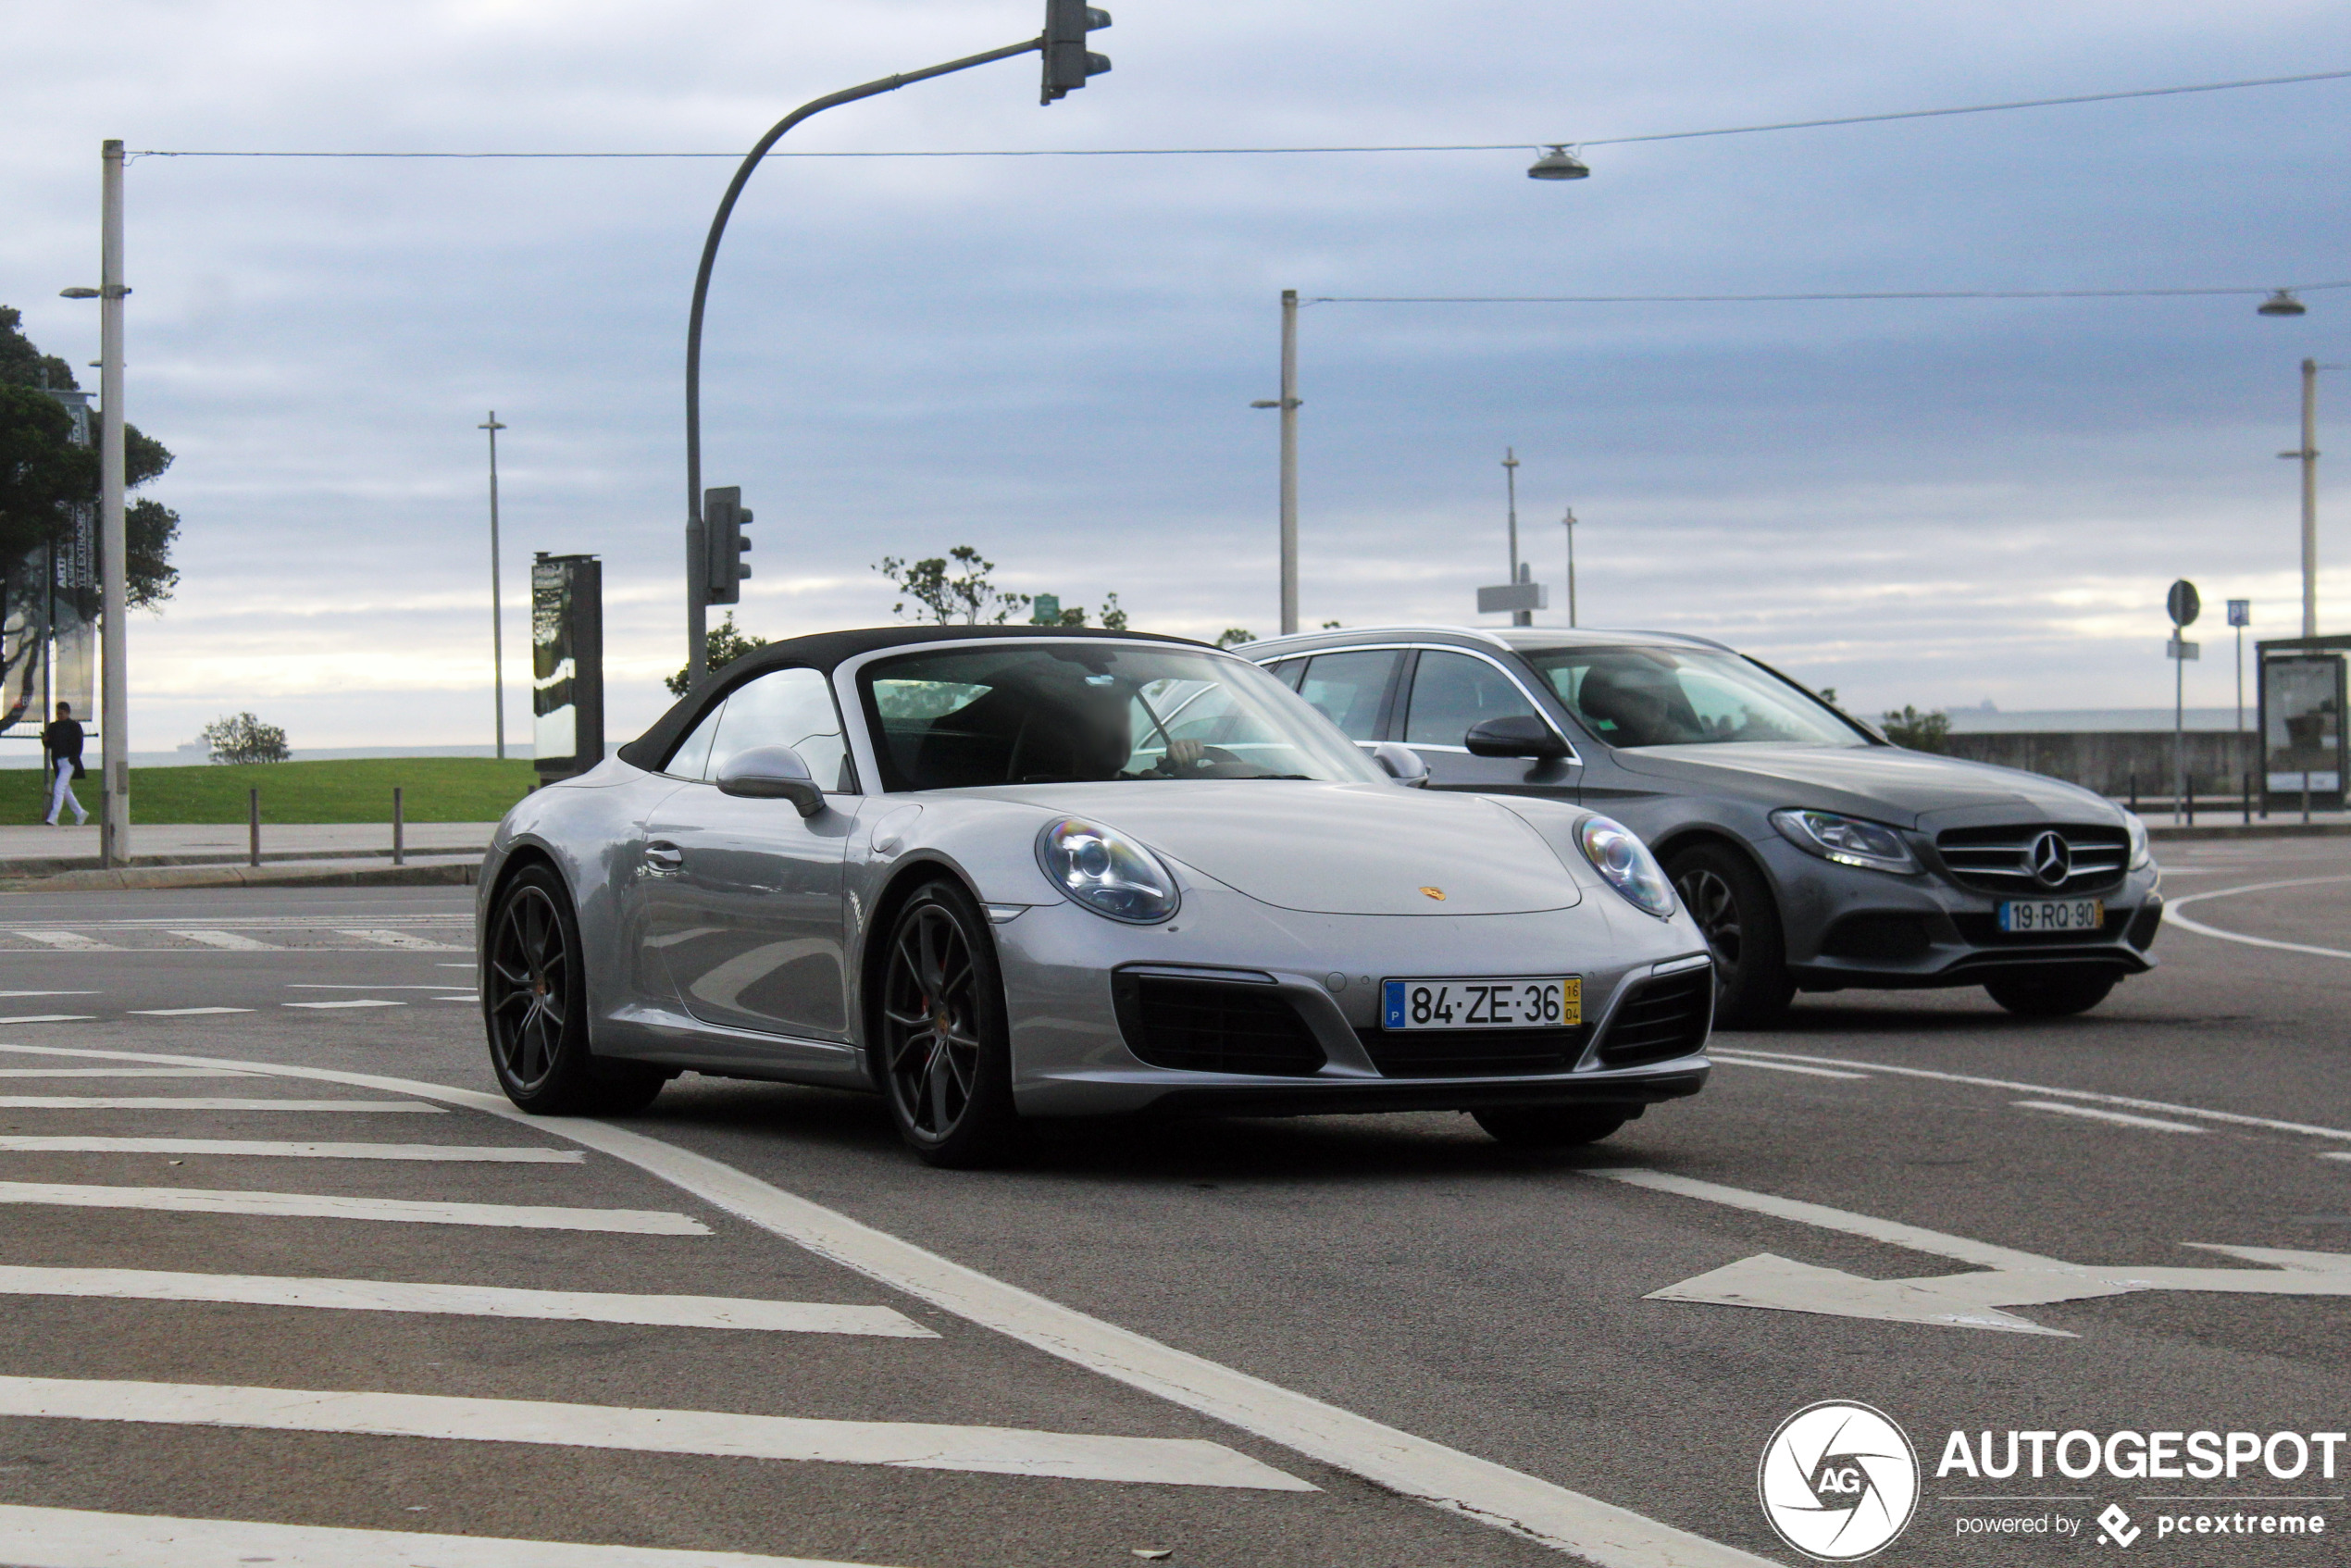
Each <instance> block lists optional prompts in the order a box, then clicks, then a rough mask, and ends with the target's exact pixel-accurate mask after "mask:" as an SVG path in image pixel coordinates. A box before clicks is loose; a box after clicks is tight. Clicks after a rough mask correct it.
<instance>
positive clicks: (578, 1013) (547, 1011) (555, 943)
mask: <svg viewBox="0 0 2351 1568" xmlns="http://www.w3.org/2000/svg"><path fill="white" fill-rule="evenodd" d="M487 940H488V943H489V952H488V954H487V956H486V961H485V962H484V963H483V964H482V989H481V1014H482V1023H483V1027H484V1028H485V1030H486V1031H487V1033H488V1035H489V1037H490V1064H491V1068H492V1069H493V1070H495V1071H496V1073H497V1075H498V1087H499V1088H500V1089H504V1090H505V1091H506V1098H507V1099H509V1100H511V1101H514V1102H515V1103H516V1105H519V1106H520V1107H522V1108H523V1109H524V1110H526V1111H529V1112H531V1113H532V1114H537V1115H546V1116H580V1115H587V1116H594V1115H617V1114H624V1113H627V1112H629V1111H641V1110H643V1109H644V1108H645V1107H646V1106H648V1105H650V1104H652V1103H653V1096H655V1095H657V1094H659V1093H660V1092H661V1086H662V1085H663V1084H665V1083H666V1082H668V1081H669V1075H668V1074H666V1073H664V1072H662V1071H661V1070H659V1069H658V1068H653V1067H643V1066H638V1065H634V1064H628V1063H621V1062H599V1061H597V1060H596V1058H595V1056H594V1055H593V1054H592V1053H591V1052H590V1051H589V1048H588V977H587V974H586V971H585V968H584V966H583V964H582V963H581V952H582V949H581V946H580V941H579V921H578V917H577V916H576V915H574V914H573V913H572V907H571V894H570V892H569V890H566V888H565V887H564V884H563V878H562V877H558V876H556V875H555V872H554V867H553V866H549V865H529V866H525V867H524V868H523V869H522V870H521V871H519V872H516V874H515V876H514V877H513V879H512V880H510V881H509V882H508V883H507V884H506V886H505V887H504V890H501V891H500V892H499V894H498V902H497V903H496V905H495V906H494V907H493V908H492V909H491V915H490V929H489V935H488V938H487Z"/></svg>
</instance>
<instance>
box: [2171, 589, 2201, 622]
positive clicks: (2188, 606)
mask: <svg viewBox="0 0 2351 1568" xmlns="http://www.w3.org/2000/svg"><path fill="white" fill-rule="evenodd" d="M2163 607H2164V608H2165V609H2167V610H2169V611H2171V624H2172V625H2173V626H2194V625H2195V624H2196V616H2199V615H2201V614H2203V612H2204V601H2203V600H2202V599H2201V598H2199V597H2197V595H2196V584H2194V583H2192V582H2190V581H2189V580H2188V579H2185V578H2182V579H2180V580H2179V581H2177V582H2175V583H2173V584H2172V585H2171V592H2169V593H2167V594H2165V595H2164V596H2163Z"/></svg>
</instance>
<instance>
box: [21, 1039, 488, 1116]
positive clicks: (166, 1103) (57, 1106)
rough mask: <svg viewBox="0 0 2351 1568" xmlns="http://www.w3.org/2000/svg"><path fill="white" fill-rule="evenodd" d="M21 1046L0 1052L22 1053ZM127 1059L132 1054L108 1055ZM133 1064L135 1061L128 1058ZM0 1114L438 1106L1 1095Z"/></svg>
mask: <svg viewBox="0 0 2351 1568" xmlns="http://www.w3.org/2000/svg"><path fill="white" fill-rule="evenodd" d="M24 1049H25V1047H23V1046H20V1045H6V1046H0V1051H22V1050H24ZM107 1054H108V1055H110V1056H111V1055H116V1054H120V1055H124V1056H130V1055H131V1052H107ZM131 1059H132V1060H133V1061H136V1060H137V1058H136V1057H132V1058H131ZM0 1111H351V1112H364V1113H367V1114H379V1113H383V1114H389V1113H392V1112H417V1113H421V1114H426V1115H433V1116H438V1115H442V1114H444V1113H443V1112H442V1107H440V1106H438V1105H427V1104H423V1103H421V1102H419V1101H414V1100H223V1099H218V1098H212V1097H202V1096H197V1095H185V1094H172V1095H150V1096H140V1095H89V1094H0Z"/></svg>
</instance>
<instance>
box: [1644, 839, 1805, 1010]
mask: <svg viewBox="0 0 2351 1568" xmlns="http://www.w3.org/2000/svg"><path fill="white" fill-rule="evenodd" d="M1665 875H1666V877H1667V879H1668V880H1670V881H1671V882H1672V883H1673V890H1674V891H1675V892H1677V893H1679V894H1680V895H1681V896H1682V905H1683V907H1684V908H1686V909H1687V910H1688V911H1689V912H1690V915H1691V918H1693V919H1695V920H1696V921H1697V922H1698V928H1699V929H1700V930H1701V931H1703V932H1705V933H1706V945H1707V948H1708V950H1709V951H1710V952H1712V953H1713V955H1714V1024H1715V1027H1717V1028H1724V1029H1760V1028H1768V1027H1771V1026H1772V1025H1773V1024H1775V1023H1777V1022H1779V1020H1780V1018H1781V1016H1782V1014H1785V1013H1786V1011H1787V1004H1788V1001H1789V999H1790V998H1792V997H1794V996H1795V994H1796V981H1795V980H1794V979H1793V978H1792V977H1790V976H1789V975H1788V972H1787V944H1786V942H1785V940H1784V939H1783V937H1782V935H1781V931H1780V911H1779V905H1778V904H1777V903H1776V902H1773V898H1772V890H1771V888H1770V887H1769V886H1768V885H1767V884H1766V883H1765V882H1764V880H1763V877H1762V876H1761V874H1760V873H1759V872H1758V871H1757V870H1756V869H1755V867H1754V866H1753V865H1749V864H1748V861H1747V859H1746V858H1745V857H1744V856H1742V855H1741V854H1739V853H1738V852H1737V851H1735V850H1732V849H1726V848H1724V847H1723V846H1722V845H1720V844H1694V845H1692V846H1691V847H1690V848H1688V849H1686V850H1682V851H1680V852H1676V853H1675V854H1674V856H1673V859H1672V860H1670V861H1668V862H1667V863H1666V866H1665Z"/></svg>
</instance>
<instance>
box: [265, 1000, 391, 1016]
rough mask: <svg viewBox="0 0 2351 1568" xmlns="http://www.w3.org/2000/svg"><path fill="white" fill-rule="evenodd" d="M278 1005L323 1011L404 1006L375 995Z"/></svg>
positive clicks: (280, 1004)
mask: <svg viewBox="0 0 2351 1568" xmlns="http://www.w3.org/2000/svg"><path fill="white" fill-rule="evenodd" d="M278 1005H279V1006H280V1007H303V1008H308V1009H309V1010H311V1011H312V1012H317V1013H323V1012H327V1011H330V1010H331V1009H333V1008H338V1007H405V1006H407V1005H408V1004H407V1003H406V1002H385V1001H382V1000H380V999H379V998H375V997H366V998H357V999H354V1000H352V1001H349V1002H280V1003H278Z"/></svg>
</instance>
